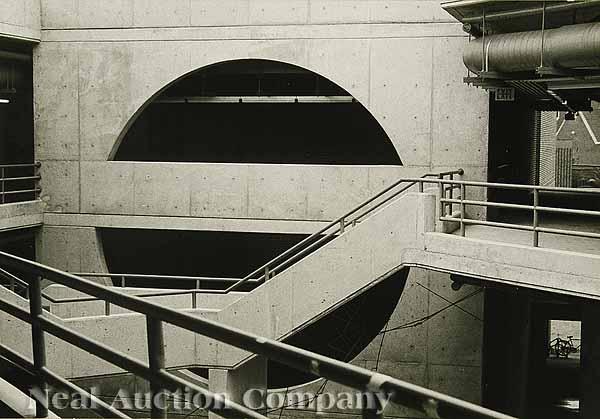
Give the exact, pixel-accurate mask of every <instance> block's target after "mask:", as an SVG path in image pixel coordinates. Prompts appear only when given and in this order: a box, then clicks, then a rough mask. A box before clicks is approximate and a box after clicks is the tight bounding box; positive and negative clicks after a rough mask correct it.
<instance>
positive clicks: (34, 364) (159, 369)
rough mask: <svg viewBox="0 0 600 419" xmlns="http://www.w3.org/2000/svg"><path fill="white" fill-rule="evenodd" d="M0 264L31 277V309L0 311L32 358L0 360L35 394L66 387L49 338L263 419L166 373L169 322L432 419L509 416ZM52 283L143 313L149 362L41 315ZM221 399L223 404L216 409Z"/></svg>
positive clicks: (111, 411) (45, 270) (48, 273)
mask: <svg viewBox="0 0 600 419" xmlns="http://www.w3.org/2000/svg"><path fill="white" fill-rule="evenodd" d="M0 265H1V266H3V267H5V268H8V269H12V270H15V271H18V272H23V273H26V274H29V279H28V280H26V281H25V282H27V283H28V285H29V311H27V310H25V309H23V308H21V307H19V306H17V305H16V304H13V303H10V302H8V301H4V300H1V299H0V311H3V312H5V313H8V314H9V315H11V316H14V317H16V318H18V319H20V320H22V321H24V322H27V323H29V324H31V329H32V347H33V361H30V360H28V359H26V358H24V357H23V356H21V355H19V354H18V353H16V352H14V351H13V350H11V349H10V348H8V347H7V346H6V345H2V344H0V355H2V356H4V357H6V358H7V359H9V360H11V361H13V362H14V363H15V364H16V365H19V366H21V367H22V368H24V369H25V370H27V371H28V372H30V373H32V374H34V375H35V377H36V378H37V380H38V384H39V386H40V388H41V389H45V388H46V386H47V384H48V383H54V384H59V385H61V386H67V387H69V386H70V387H69V388H71V389H73V388H74V386H72V385H70V383H68V382H67V381H66V380H64V378H62V377H60V376H58V375H57V374H55V373H53V372H52V371H51V369H49V368H48V367H47V365H46V345H45V335H46V334H50V335H53V336H55V337H57V338H59V339H61V340H63V341H65V342H67V343H69V344H71V345H73V346H75V347H77V348H80V349H82V350H84V351H87V352H88V353H90V354H93V355H95V356H97V357H99V358H101V359H103V360H105V361H107V362H109V363H112V364H113V365H115V366H117V367H119V368H121V369H123V370H125V371H128V372H130V373H133V374H135V375H137V376H139V377H141V378H143V379H145V380H148V381H149V382H150V387H151V392H152V393H153V395H157V394H159V393H161V392H163V391H164V390H168V391H173V392H175V391H177V390H183V389H191V390H192V391H193V392H195V393H197V394H198V395H199V396H201V397H202V398H203V399H202V400H203V402H204V405H205V406H207V410H210V411H213V412H215V413H217V414H219V415H221V416H224V417H240V416H241V417H245V418H261V419H265V418H266V416H263V415H262V414H260V413H258V412H255V411H252V410H249V409H248V408H246V407H244V406H241V405H239V404H237V403H234V402H232V401H230V400H223V399H219V397H220V396H218V395H216V394H214V393H212V392H210V391H208V390H206V389H203V388H201V387H199V386H197V385H194V384H193V383H190V382H188V381H186V380H184V379H181V378H178V377H176V376H174V375H173V374H171V373H169V372H168V371H166V370H165V365H166V363H165V353H164V347H165V340H164V324H165V323H168V324H171V325H174V326H177V327H180V328H183V329H185V330H188V331H191V332H193V333H196V334H199V335H202V336H205V337H208V338H211V339H215V340H217V341H219V342H223V343H225V344H228V345H232V346H234V347H236V348H239V349H241V350H244V351H248V352H251V353H254V354H256V355H261V356H264V357H266V358H268V359H271V360H274V361H277V362H279V363H281V364H284V365H287V366H289V367H291V368H294V369H296V370H298V371H302V372H304V373H309V374H312V375H316V376H319V377H321V378H325V379H328V380H331V381H334V382H337V383H340V384H342V385H345V386H348V387H351V388H353V389H356V390H359V391H362V392H367V393H384V394H385V395H387V396H389V398H390V400H391V401H392V402H394V403H396V404H398V405H401V406H405V407H408V408H412V409H415V410H418V411H420V412H423V413H424V414H426V415H428V416H430V417H435V418H455V419H458V418H461V419H462V418H481V419H510V417H509V416H507V415H504V414H501V413H498V412H494V411H492V410H489V409H486V408H483V407H480V406H477V405H475V404H472V403H468V402H465V401H462V400H459V399H456V398H454V397H450V396H448V395H445V394H441V393H438V392H435V391H432V390H428V389H426V388H423V387H420V386H416V385H413V384H410V383H407V382H404V381H401V380H398V379H395V378H393V377H390V376H387V375H383V374H379V373H376V372H373V371H369V370H367V369H364V368H360V367H357V366H354V365H351V364H348V363H345V362H341V361H338V360H335V359H332V358H328V357H326V356H322V355H319V354H316V353H314V352H310V351H306V350H303V349H299V348H296V347H293V346H291V345H287V344H284V343H281V342H278V341H274V340H270V339H266V338H264V337H262V336H258V335H255V334H252V333H248V332H245V331H242V330H240V329H236V328H233V327H230V326H227V325H224V324H220V323H217V322H215V321H211V320H208V319H203V318H199V317H195V316H192V315H190V314H187V313H185V312H180V311H177V310H172V309H168V308H165V307H163V306H161V305H159V304H155V303H152V302H149V301H147V300H144V299H141V298H138V297H134V296H130V295H127V294H124V293H122V292H120V291H117V289H115V288H109V287H106V286H103V285H100V284H97V283H95V282H93V281H91V280H87V279H84V278H81V277H77V276H75V275H72V274H69V273H66V272H62V271H59V270H57V269H54V268H50V267H47V266H44V265H41V264H39V263H36V262H31V261H28V260H25V259H22V258H19V257H16V256H13V255H9V254H7V253H3V252H0ZM43 279H47V280H50V281H52V282H54V283H57V284H60V285H63V286H65V287H68V288H71V289H73V290H76V291H79V292H81V293H84V294H88V295H91V296H94V297H96V298H98V299H102V300H105V301H110V303H111V304H114V305H118V306H120V307H122V308H125V309H128V310H131V311H133V312H136V313H139V314H142V315H144V316H145V317H146V325H147V327H146V335H147V340H148V345H147V350H148V359H149V362H148V363H147V364H146V363H143V362H141V361H139V360H137V359H135V358H132V357H131V356H129V355H127V354H125V353H122V352H119V351H117V350H114V349H112V348H110V347H109V346H107V345H105V344H103V343H100V342H97V341H95V340H94V339H91V338H89V337H87V336H85V335H82V334H81V333H79V332H77V331H74V330H72V329H70V328H68V327H66V326H64V325H63V324H62V323H59V322H57V321H55V320H53V319H52V318H50V317H49V316H48V315H47V314H44V310H43V307H42V293H41V281H42V280H43ZM77 391H78V392H79V393H81V394H85V395H86V396H87V397H92V395H90V394H89V393H88V392H85V391H84V390H82V389H79V388H77ZM44 394H45V392H43V391H42V392H40V395H39V396H38V397H40V400H38V402H37V415H38V417H46V416H47V414H48V408H47V406H48V404H47V402H48V400H47V396H44ZM216 400H220V401H221V402H223V403H224V406H225V407H222V406H220V405H219V404H215V403H214V401H216ZM97 410H98V412H99V413H101V414H105V415H107V416H110V417H121V418H125V417H127V416H126V415H124V414H123V413H122V412H119V411H116V409H115V408H114V407H112V406H109V405H107V404H100V406H99V407H97ZM151 416H152V417H153V418H163V417H165V416H166V411H165V410H164V409H161V408H160V406H153V407H152V412H151ZM365 416H369V417H381V416H382V414H381V412H378V414H377V415H374V414H373V411H366V412H365Z"/></svg>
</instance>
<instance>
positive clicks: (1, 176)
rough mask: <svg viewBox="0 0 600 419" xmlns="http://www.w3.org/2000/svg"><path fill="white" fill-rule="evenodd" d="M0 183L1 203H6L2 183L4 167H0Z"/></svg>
mask: <svg viewBox="0 0 600 419" xmlns="http://www.w3.org/2000/svg"><path fill="white" fill-rule="evenodd" d="M0 185H2V187H0V194H1V195H2V203H3V204H4V203H6V198H5V196H4V195H5V194H4V192H5V185H4V167H0Z"/></svg>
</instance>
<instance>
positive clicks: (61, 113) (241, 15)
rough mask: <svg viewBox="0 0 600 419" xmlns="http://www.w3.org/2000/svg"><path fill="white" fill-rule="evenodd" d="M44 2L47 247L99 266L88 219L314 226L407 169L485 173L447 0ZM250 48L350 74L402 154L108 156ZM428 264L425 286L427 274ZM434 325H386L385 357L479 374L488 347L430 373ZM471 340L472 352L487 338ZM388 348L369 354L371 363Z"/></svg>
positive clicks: (38, 100)
mask: <svg viewBox="0 0 600 419" xmlns="http://www.w3.org/2000/svg"><path fill="white" fill-rule="evenodd" d="M41 14H42V26H43V30H42V38H43V42H42V44H41V45H40V46H39V47H37V48H36V50H35V53H34V54H35V56H34V74H35V93H34V95H35V128H36V155H37V158H38V159H40V160H42V161H43V163H44V165H43V167H42V176H43V182H42V184H43V188H44V193H43V199H44V202H45V211H46V222H47V223H48V228H50V226H52V227H53V228H56V230H55V232H50V230H48V233H47V234H46V233H43V238H42V239H41V241H42V243H44V244H45V246H46V247H48V246H50V247H52V248H54V249H55V250H52V251H50V250H47V251H43V252H42V255H43V257H44V258H45V260H44V262H47V263H50V264H53V263H56V264H57V265H58V266H61V267H65V266H67V267H70V268H73V269H74V270H94V269H99V270H100V271H102V270H101V269H103V266H102V264H101V263H99V262H98V260H99V259H98V257H99V255H100V253H99V246H98V243H97V242H95V241H94V240H93V237H92V236H93V235H92V233H91V231H92V230H91V229H90V230H86V229H85V228H87V227H90V226H97V227H105V226H109V227H110V226H113V227H115V226H116V227H128V228H136V227H137V228H158V227H161V226H162V227H164V228H173V229H195V230H198V229H212V230H214V229H222V230H224V231H260V232H311V231H316V230H317V228H318V227H317V224H320V223H322V222H323V221H324V220H329V219H332V218H335V217H337V216H339V215H341V213H342V212H343V211H345V210H346V209H348V208H350V207H352V206H353V205H355V204H356V203H358V202H360V200H362V199H364V197H366V196H368V195H369V194H372V193H373V192H374V191H377V190H379V189H381V188H382V187H383V186H385V185H387V184H389V183H390V182H392V181H393V180H394V179H396V178H397V177H398V176H400V175H405V174H407V173H410V176H414V175H421V174H423V173H425V172H427V171H430V170H432V169H433V170H445V169H447V168H456V167H457V166H458V165H461V166H464V168H465V169H466V170H467V176H468V177H469V178H470V179H474V180H482V179H485V178H486V166H487V161H486V150H485V148H482V144H485V139H486V138H485V137H486V136H487V132H486V130H487V96H486V94H484V93H483V92H481V91H479V90H476V89H468V88H466V87H465V86H464V85H463V83H462V77H463V75H464V72H463V71H462V63H461V49H462V45H463V44H464V43H466V42H467V38H466V37H465V34H464V33H463V32H462V30H461V28H460V25H458V24H456V23H453V21H452V19H451V18H450V16H449V15H447V14H446V13H445V12H444V11H443V10H442V9H441V8H440V6H439V1H429V0H370V1H358V0H356V1H355V0H310V1H309V0H291V1H285V2H283V1H279V0H218V1H217V0H191V1H190V0H169V1H160V0H105V1H101V2H98V1H93V0H43V1H42V5H41ZM238 58H264V59H274V60H280V61H284V62H288V63H291V64H296V65H300V66H302V67H305V68H307V69H309V70H312V71H315V72H317V73H319V74H321V75H323V76H325V77H328V78H330V79H331V80H332V81H334V82H336V83H338V84H339V85H341V86H342V87H343V88H345V89H346V90H348V91H349V92H350V93H351V94H352V95H353V96H354V97H356V98H357V99H358V100H359V101H361V103H363V104H364V105H365V106H366V107H367V109H368V110H369V111H370V112H372V113H373V115H374V116H375V118H376V119H377V120H378V121H379V123H380V124H381V125H382V126H383V127H384V129H385V130H386V132H387V134H388V135H389V136H390V138H391V140H392V141H393V143H394V146H395V147H396V149H397V150H398V152H399V154H400V157H401V158H402V160H403V162H404V164H405V166H404V167H402V168H386V167H377V168H365V167H343V168H340V167H316V166H307V167H288V166H275V167H272V168H270V167H260V166H258V167H250V166H243V167H240V166H238V165H220V166H219V165H214V166H210V165H202V164H198V165H195V164H191V165H189V167H188V166H185V167H184V166H179V165H169V164H139V165H138V164H128V163H123V167H121V166H120V165H121V164H122V163H116V162H107V160H109V159H110V157H111V155H112V153H114V151H115V150H116V147H118V143H119V140H120V138H121V137H122V135H123V133H124V131H125V130H126V128H127V126H128V125H129V124H130V123H131V121H132V119H133V118H134V117H135V115H136V113H137V112H139V111H140V109H142V108H143V106H144V104H146V103H147V102H148V100H150V99H151V98H152V97H153V96H154V95H155V94H157V93H158V92H160V91H161V90H162V89H163V88H165V86H167V85H168V84H169V83H171V82H172V81H174V80H176V79H177V78H179V77H181V76H183V75H185V74H187V73H189V72H190V71H193V70H197V69H199V68H202V67H204V66H207V65H210V64H213V63H216V62H220V61H224V60H230V59H238ZM340 63H343V65H340ZM209 180H210V182H211V183H208V181H209ZM207 185H208V186H207ZM331 196H335V199H333V200H332V199H331ZM215 217H216V218H215ZM269 219H271V220H269ZM306 220H314V221H306ZM77 227H84V230H83V231H85V232H84V233H82V232H80V231H79V229H78V228H77ZM313 227H314V228H313ZM81 235H83V236H81ZM80 236H81V237H80ZM382 252H383V250H382ZM383 253H384V254H389V253H385V252H383ZM390 256H392V255H390ZM67 258H68V259H69V260H70V261H69V262H64V259H65V260H66V259H67ZM416 272H419V271H417V270H413V273H412V274H411V278H413V279H411V281H412V282H411V283H413V285H414V281H418V282H422V283H423V284H426V283H427V282H428V281H429V279H428V275H427V274H424V273H422V272H421V273H416ZM423 275H424V278H425V279H422V278H423ZM447 278H448V277H447V276H446V280H447ZM423 281H425V282H423ZM429 294H430V293H429V292H427V291H425V290H424V289H423V288H422V287H420V286H418V285H414V287H412V288H410V290H409V291H407V294H405V298H406V301H405V304H403V305H401V306H400V307H399V308H398V310H397V312H396V314H395V316H397V317H395V318H397V319H398V321H399V322H403V321H406V320H407V319H412V318H413V317H416V316H419V315H421V314H423V313H424V312H426V311H427V310H429V308H427V307H428V303H427V301H429V299H430V298H433V297H431V296H428V295H429ZM450 294H451V293H450ZM424 307H426V308H424ZM459 312H460V311H459ZM454 320H456V321H457V322H463V321H465V322H468V321H470V320H468V316H467V318H466V319H465V318H462V317H458V318H456V319H453V321H454ZM449 323H450V321H449V322H448V323H444V325H440V326H439V328H442V329H444V328H448V327H449V326H448V324H449ZM99 327H100V326H99ZM141 327H143V326H141ZM429 327H432V326H431V325H428V326H423V327H418V328H415V329H410V330H406V331H402V332H400V331H399V332H397V333H398V335H397V336H398V338H396V337H394V338H390V336H392V335H390V336H388V337H387V338H386V341H387V342H388V344H390V345H391V346H390V347H389V348H390V349H389V350H387V349H386V352H385V355H384V356H383V357H382V359H381V363H380V368H385V369H386V371H390V372H394V373H395V375H396V374H397V375H398V376H400V377H401V378H402V377H407V378H409V379H411V380H413V379H414V380H416V381H419V382H421V380H423V382H424V383H426V384H431V386H436V385H437V384H436V383H437V381H435V382H433V381H432V382H431V383H429V381H428V380H429V379H430V378H431V379H432V380H438V379H440V380H441V379H444V380H446V382H450V381H451V380H452V374H454V372H453V371H456V374H465V371H468V372H469V373H470V374H472V379H470V382H476V381H477V380H478V377H479V375H480V374H479V372H478V368H479V366H478V365H479V364H478V362H476V361H475V360H476V358H477V356H476V355H474V356H473V359H472V361H473V365H472V366H473V369H472V370H465V369H464V368H463V367H462V366H459V365H457V367H456V368H457V369H456V370H453V369H452V368H451V367H448V368H446V369H444V370H443V374H442V372H439V371H438V373H436V374H433V373H430V372H429V366H430V365H433V364H430V362H429V361H428V360H427V357H426V356H425V357H422V356H421V355H420V353H426V352H425V351H423V350H422V348H423V347H424V346H423V347H421V346H420V345H426V342H427V340H426V339H427V335H428V333H430V334H431V333H434V332H427V331H424V328H425V329H427V328H429ZM437 328H438V326H436V328H435V329H437ZM458 330H459V331H460V332H461V333H462V331H463V329H461V328H459V329H458ZM413 333H414V334H415V335H414V337H413V336H412V334H413ZM409 334H410V336H411V337H410V338H407V340H406V341H407V342H409V343H410V345H408V348H407V347H405V345H403V344H402V342H403V341H402V339H404V338H406V337H407V336H408V335H409ZM462 339H464V341H465V343H464V345H465V346H464V347H465V348H467V349H465V351H466V352H469V351H470V350H471V346H472V345H474V341H475V340H476V339H474V338H472V337H471V336H469V337H464V336H461V337H460V338H459V339H458V340H462ZM374 345H376V343H374ZM411 345H412V346H411ZM386 348H387V346H386ZM211 351H212V349H211ZM371 352H373V350H371ZM209 353H212V352H209ZM375 357H376V355H369V356H368V357H365V358H364V363H366V362H371V364H370V366H369V367H373V363H374V362H375ZM92 359H93V358H92ZM442 361H443V360H442ZM442 361H440V362H442ZM463 361H464V360H463ZM361 362H363V361H361ZM415 362H416V363H415ZM444 362H445V361H444ZM461 362H462V361H461ZM90 363H91V362H90ZM453 365H454V363H453ZM459 369H460V370H459ZM440 371H441V370H440ZM444 374H447V376H444ZM440 385H441V384H440ZM453 391H455V390H453ZM473 397H478V392H477V391H474V396H473Z"/></svg>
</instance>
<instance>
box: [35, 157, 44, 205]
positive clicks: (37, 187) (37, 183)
mask: <svg viewBox="0 0 600 419" xmlns="http://www.w3.org/2000/svg"><path fill="white" fill-rule="evenodd" d="M41 165H42V164H41V163H40V162H39V161H38V162H35V164H34V165H33V176H40V167H41ZM33 189H34V190H35V192H34V193H33V194H34V198H35V199H39V197H40V192H41V184H40V179H36V180H35V181H34V182H33Z"/></svg>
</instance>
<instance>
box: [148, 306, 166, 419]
mask: <svg viewBox="0 0 600 419" xmlns="http://www.w3.org/2000/svg"><path fill="white" fill-rule="evenodd" d="M146 336H147V338H148V360H149V364H150V371H152V372H153V373H154V374H156V375H158V374H159V373H161V372H162V371H164V369H165V338H164V332H163V324H162V322H161V321H160V320H157V319H155V318H153V317H150V316H146ZM150 392H151V393H152V408H151V415H150V417H151V418H152V419H166V417H167V397H166V394H165V389H164V388H162V386H161V385H160V384H159V383H157V382H156V381H155V380H151V381H150Z"/></svg>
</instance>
